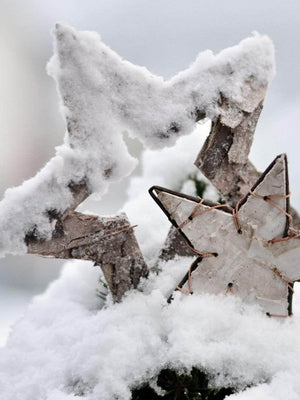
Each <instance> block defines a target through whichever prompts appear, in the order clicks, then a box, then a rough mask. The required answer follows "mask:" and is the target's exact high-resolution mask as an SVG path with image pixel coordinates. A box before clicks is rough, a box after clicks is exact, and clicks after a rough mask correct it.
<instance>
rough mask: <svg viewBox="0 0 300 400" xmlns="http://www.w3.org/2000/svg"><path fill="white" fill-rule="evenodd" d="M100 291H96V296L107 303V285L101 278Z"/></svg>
mask: <svg viewBox="0 0 300 400" xmlns="http://www.w3.org/2000/svg"><path fill="white" fill-rule="evenodd" d="M99 284H100V289H96V296H98V297H100V299H101V300H103V301H105V300H106V297H107V294H108V286H107V283H106V282H104V281H103V280H102V279H101V278H99Z"/></svg>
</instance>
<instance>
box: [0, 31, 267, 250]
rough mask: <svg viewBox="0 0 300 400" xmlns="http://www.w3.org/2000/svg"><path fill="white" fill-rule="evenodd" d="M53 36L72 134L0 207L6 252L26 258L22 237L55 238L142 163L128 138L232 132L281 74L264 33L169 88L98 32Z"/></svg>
mask: <svg viewBox="0 0 300 400" xmlns="http://www.w3.org/2000/svg"><path fill="white" fill-rule="evenodd" d="M55 37H56V46H55V54H54V56H53V58H52V60H51V62H50V63H49V68H48V70H49V73H50V74H51V75H52V76H53V77H54V78H55V80H56V81H57V85H58V90H59V94H60V97H61V103H62V110H63V114H64V116H65V119H66V124H67V133H66V136H65V141H64V144H63V145H62V146H60V147H58V148H57V149H56V156H55V157H54V158H52V159H51V160H50V161H49V163H48V164H47V165H46V166H45V167H44V168H43V169H42V170H41V171H40V172H39V173H38V174H37V175H36V176H35V177H34V178H32V179H30V180H28V181H26V182H24V183H23V185H21V186H20V187H17V188H13V189H9V190H7V191H6V193H5V197H4V199H3V201H2V202H1V203H0V225H1V233H0V253H1V254H2V255H4V254H5V253H14V254H16V253H24V252H26V251H27V246H26V243H25V239H27V243H28V240H30V239H32V238H34V239H35V240H50V239H51V238H52V237H53V234H54V233H55V230H56V225H57V222H58V220H59V219H60V220H61V218H62V216H63V217H65V216H66V215H69V214H70V212H73V211H74V209H75V208H76V206H77V205H78V204H79V203H80V202H81V201H83V200H84V199H85V198H86V197H87V196H88V195H89V194H91V193H92V192H98V193H100V194H101V193H104V192H105V190H106V189H107V185H108V183H109V182H111V181H117V180H120V179H122V178H123V177H125V176H127V175H128V174H130V173H131V171H132V170H133V168H134V167H135V165H136V160H134V159H133V158H132V157H131V156H130V154H129V153H128V150H127V147H126V145H125V143H124V141H123V138H122V134H123V133H124V131H128V132H129V134H130V135H131V136H133V137H137V138H139V139H140V140H141V141H142V142H143V143H144V144H145V146H147V147H150V148H160V147H164V146H170V145H172V144H174V143H175V141H176V139H177V138H178V137H179V136H180V135H184V134H187V133H189V132H190V131H191V130H192V128H193V126H194V123H195V121H198V120H199V119H203V118H204V117H209V118H211V119H213V120H215V119H216V118H217V117H220V118H221V121H222V122H224V123H226V124H227V125H228V126H231V127H235V126H237V125H238V124H239V122H240V121H241V119H242V118H243V115H244V113H251V112H253V110H255V109H256V107H257V106H258V104H259V103H260V102H261V101H262V100H263V98H264V95H265V92H266V88H267V85H268V83H269V81H270V79H271V78H272V76H273V74H274V50H273V45H272V42H271V41H270V39H268V38H267V37H265V36H260V35H258V34H255V35H254V36H253V37H251V38H248V39H245V40H243V41H242V42H241V43H240V44H239V45H238V46H235V47H232V48H228V49H226V50H223V51H222V52H220V53H219V54H217V55H214V54H213V53H212V52H211V51H205V52H203V53H201V54H200V55H199V56H198V58H197V60H196V61H195V62H194V63H193V64H192V65H191V66H190V67H189V68H188V69H187V70H185V71H183V72H181V73H179V74H178V75H176V76H175V77H173V78H172V79H170V80H167V81H164V80H163V79H162V78H161V77H158V76H154V75H152V74H151V73H150V72H149V71H147V70H146V69H145V68H142V67H138V66H135V65H132V64H131V63H129V62H127V61H124V60H122V59H121V58H120V57H119V56H118V55H117V54H116V53H114V52H113V51H112V50H110V49H109V48H108V47H107V46H106V45H104V44H103V43H102V42H101V40H100V38H99V36H98V35H97V34H96V33H93V32H77V31H76V30H75V29H73V28H71V27H69V26H65V25H61V24H58V25H57V26H56V30H55ZM74 188H76V189H75V190H74ZM53 216H54V217H53ZM58 216H59V218H58Z"/></svg>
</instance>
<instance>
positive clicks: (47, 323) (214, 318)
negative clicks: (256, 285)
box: [0, 258, 300, 400]
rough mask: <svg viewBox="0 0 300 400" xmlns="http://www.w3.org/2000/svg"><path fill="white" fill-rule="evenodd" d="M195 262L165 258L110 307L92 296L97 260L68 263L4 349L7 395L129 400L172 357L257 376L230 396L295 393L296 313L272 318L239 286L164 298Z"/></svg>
mask: <svg viewBox="0 0 300 400" xmlns="http://www.w3.org/2000/svg"><path fill="white" fill-rule="evenodd" d="M190 262H191V260H190V259H187V258H181V259H179V258H178V259H176V260H174V261H169V262H168V263H165V264H163V265H161V268H162V272H161V273H160V275H159V276H156V275H152V276H151V277H150V279H149V280H148V281H144V282H143V293H142V292H138V291H133V292H131V293H129V294H128V295H127V296H126V298H125V299H124V301H123V302H122V303H121V304H112V303H111V302H110V301H108V303H107V305H106V306H105V307H103V301H102V300H100V299H99V298H97V296H96V290H97V288H98V287H99V284H98V276H99V274H100V271H99V269H98V268H92V267H91V266H90V265H89V263H86V262H82V261H79V262H78V261H76V262H69V263H67V264H66V266H65V268H64V270H63V273H62V276H61V278H60V279H59V280H58V281H56V282H54V283H53V284H52V285H51V286H50V288H49V289H48V290H47V292H46V293H45V294H44V295H42V296H39V297H37V298H35V300H34V301H33V303H32V304H31V306H30V307H29V309H28V311H27V314H26V315H25V316H24V317H23V319H22V320H20V321H19V322H18V323H17V324H16V326H15V327H14V330H13V333H12V334H11V336H10V338H9V341H8V344H7V347H6V348H4V349H2V350H1V352H0V354H1V357H0V371H1V373H0V388H1V389H0V392H1V398H3V399H5V400H12V399H14V400H16V399H22V400H34V399H39V400H42V399H47V400H49V399H55V400H57V399H61V400H69V399H73V398H74V399H75V398H77V397H76V396H79V395H80V396H81V398H82V399H86V400H96V399H97V400H98V399H101V400H111V399H113V398H118V399H119V400H125V399H126V400H129V399H130V396H131V391H130V390H131V388H132V387H136V386H139V385H141V384H142V383H144V382H147V381H149V380H150V379H151V378H153V377H154V376H156V375H157V374H158V373H159V371H160V370H161V369H162V368H166V367H168V368H173V369H175V370H178V371H182V370H187V371H188V370H190V369H191V368H192V367H198V368H201V369H203V370H205V371H206V372H207V373H209V374H211V376H212V377H213V378H214V384H217V385H225V386H226V385H230V386H235V387H237V388H238V389H243V388H246V386H247V385H253V384H254V385H257V386H256V387H254V388H250V389H246V391H245V392H244V393H243V392H241V393H239V394H237V395H233V396H232V398H233V399H248V398H249V399H250V398H251V399H254V398H255V399H260V398H261V399H268V398H271V397H268V396H272V399H273V400H275V399H278V400H279V399H286V398H289V399H296V398H299V396H300V386H299V379H298V372H297V371H299V368H300V361H299V357H298V355H299V351H300V338H299V335H298V334H297V332H298V331H299V329H300V319H299V317H295V318H291V319H288V320H285V321H284V323H282V322H279V321H278V320H274V319H270V318H266V316H265V314H264V313H262V312H261V311H260V310H259V309H258V308H255V307H253V306H246V305H245V304H243V303H241V302H240V301H239V300H238V299H237V298H235V297H234V296H213V295H195V296H186V295H184V294H182V293H180V292H177V294H176V296H175V299H174V301H173V302H172V303H171V304H167V301H166V299H167V297H168V295H169V294H170V288H172V287H174V286H175V285H176V283H177V282H178V279H180V277H181V276H182V274H183V273H184V272H185V271H186V268H187V265H189V263H190ZM266 382H267V383H268V384H267V383H266ZM278 388H279V390H278ZM287 393H289V394H290V396H288V397H285V396H286V395H287ZM259 396H260V397H259ZM264 396H265V397H264ZM297 396H298V397H297Z"/></svg>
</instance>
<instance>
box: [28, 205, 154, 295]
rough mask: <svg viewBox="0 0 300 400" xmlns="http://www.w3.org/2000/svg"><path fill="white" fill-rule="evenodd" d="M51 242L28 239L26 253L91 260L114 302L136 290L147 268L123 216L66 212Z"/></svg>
mask: <svg viewBox="0 0 300 400" xmlns="http://www.w3.org/2000/svg"><path fill="white" fill-rule="evenodd" d="M55 226H56V227H57V226H58V227H59V229H56V228H55V229H54V231H53V235H52V239H51V240H47V241H40V240H36V239H35V238H33V237H29V238H27V246H28V253H30V254H39V255H42V256H47V257H55V258H62V259H79V260H89V261H93V262H94V263H95V265H99V266H100V267H101V268H102V271H103V273H104V276H105V279H106V282H107V284H108V286H109V289H110V291H111V294H112V296H113V298H114V300H115V301H117V302H119V301H121V299H122V297H123V295H124V294H125V293H126V292H127V291H128V290H130V289H131V288H136V287H137V286H138V284H139V281H140V278H141V277H146V276H147V274H148V269H147V266H146V264H145V261H144V259H143V256H142V254H141V252H140V249H139V246H138V243H137V241H136V238H135V235H134V232H133V228H132V227H131V226H130V224H129V221H128V219H127V217H126V215H125V214H121V215H119V216H116V217H113V218H104V217H97V216H94V215H86V214H81V213H78V212H75V211H72V212H69V213H68V214H67V215H66V216H65V217H64V218H63V219H62V218H61V217H58V218H57V220H56V224H55Z"/></svg>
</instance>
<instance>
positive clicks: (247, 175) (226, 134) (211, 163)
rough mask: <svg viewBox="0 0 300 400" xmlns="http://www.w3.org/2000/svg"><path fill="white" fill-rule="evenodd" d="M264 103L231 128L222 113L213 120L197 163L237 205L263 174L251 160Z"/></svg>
mask: <svg viewBox="0 0 300 400" xmlns="http://www.w3.org/2000/svg"><path fill="white" fill-rule="evenodd" d="M261 110H262V104H259V105H258V107H257V108H256V109H255V110H254V111H253V112H252V113H246V112H244V113H243V118H242V120H241V123H240V124H239V125H238V126H236V127H235V128H231V127H230V126H227V125H225V124H224V122H222V119H221V117H220V118H218V119H217V120H216V121H215V122H213V123H212V129H211V132H210V134H209V136H208V138H207V139H206V142H205V143H204V145H203V147H202V149H201V151H200V153H199V155H198V157H197V159H196V161H195V165H196V167H198V168H199V169H200V170H201V172H202V173H203V174H204V175H205V176H206V177H207V178H208V179H209V180H210V181H211V183H212V184H213V185H214V186H215V187H216V188H217V189H218V190H219V191H220V192H221V193H222V195H223V196H224V197H225V198H226V200H227V201H228V202H229V203H230V204H231V205H235V204H236V203H237V201H238V200H239V199H240V198H241V197H242V196H243V195H245V194H246V193H247V190H249V187H252V186H253V184H254V183H255V182H256V180H257V179H258V177H259V172H258V171H257V170H256V169H255V167H254V166H253V165H252V164H251V162H250V161H249V160H248V155H249V151H250V148H251V144H252V141H253V135H254V131H255V128H256V124H257V121H258V118H259V116H260V113H261Z"/></svg>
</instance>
